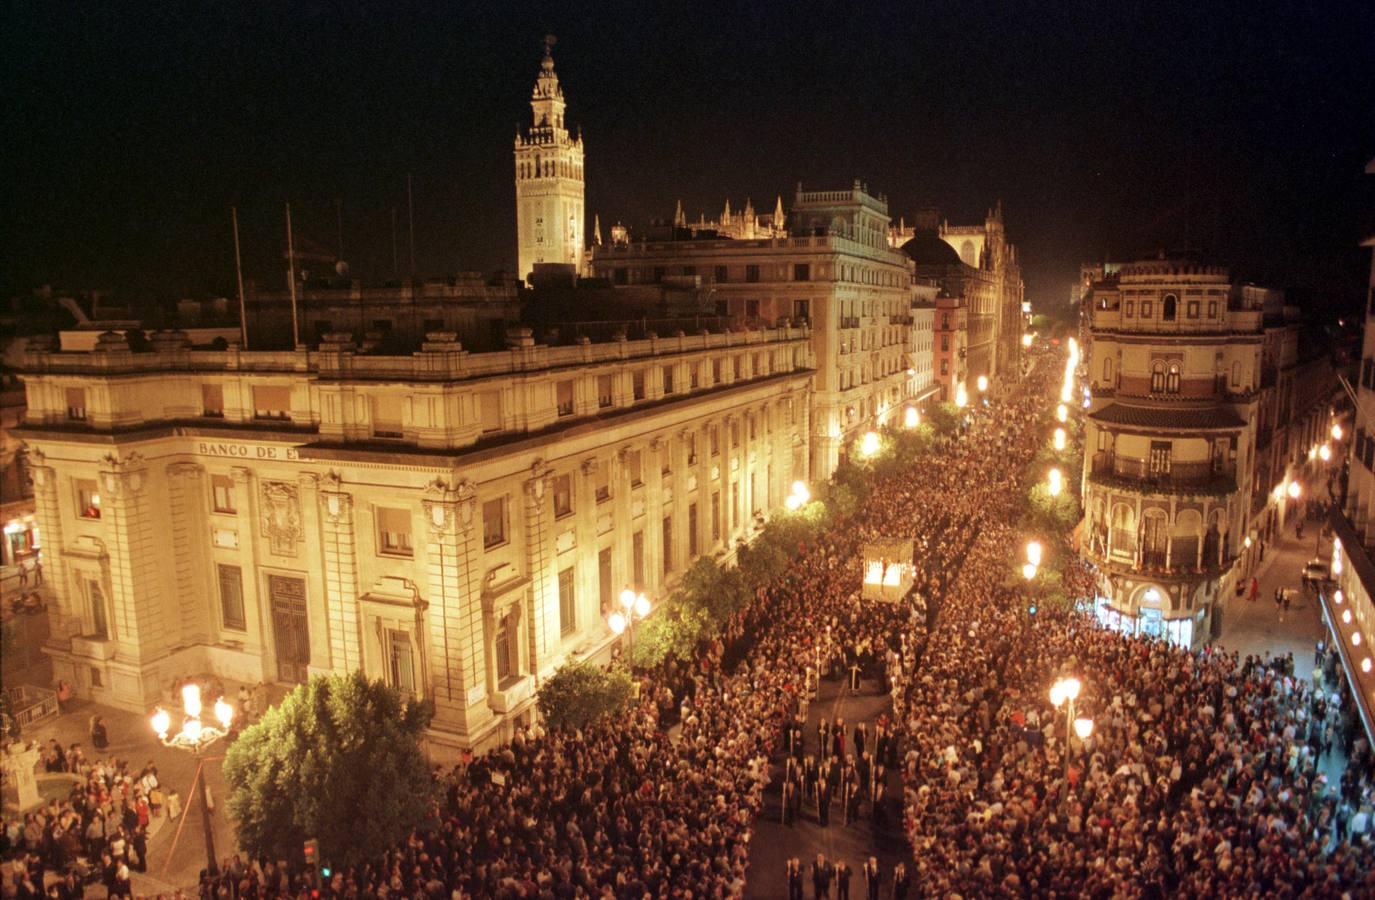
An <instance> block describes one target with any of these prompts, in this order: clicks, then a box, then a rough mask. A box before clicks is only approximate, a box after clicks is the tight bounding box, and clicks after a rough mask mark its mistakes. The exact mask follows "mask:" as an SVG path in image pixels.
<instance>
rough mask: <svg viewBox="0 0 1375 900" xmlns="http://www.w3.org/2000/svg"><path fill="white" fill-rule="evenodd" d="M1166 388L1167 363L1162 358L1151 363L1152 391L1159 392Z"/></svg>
mask: <svg viewBox="0 0 1375 900" xmlns="http://www.w3.org/2000/svg"><path fill="white" fill-rule="evenodd" d="M1163 390H1165V364H1164V363H1163V362H1161V361H1160V360H1158V359H1157V360H1156V361H1155V362H1153V363H1151V392H1152V393H1155V394H1158V393H1160V392H1161V391H1163Z"/></svg>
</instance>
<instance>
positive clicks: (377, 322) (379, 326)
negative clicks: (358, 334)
mask: <svg viewBox="0 0 1375 900" xmlns="http://www.w3.org/2000/svg"><path fill="white" fill-rule="evenodd" d="M372 330H373V331H380V332H382V333H383V334H391V319H373V320H372Z"/></svg>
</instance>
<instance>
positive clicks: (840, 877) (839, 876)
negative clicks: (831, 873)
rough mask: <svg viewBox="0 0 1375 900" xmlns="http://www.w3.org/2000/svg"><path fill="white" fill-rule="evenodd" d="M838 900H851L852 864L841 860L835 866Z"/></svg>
mask: <svg viewBox="0 0 1375 900" xmlns="http://www.w3.org/2000/svg"><path fill="white" fill-rule="evenodd" d="M835 873H836V900H850V875H851V874H853V873H852V872H851V871H850V864H849V863H847V862H846V861H845V860H843V859H842V860H841V861H840V862H838V863H836V865H835Z"/></svg>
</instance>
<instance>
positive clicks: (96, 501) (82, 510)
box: [76, 478, 100, 519]
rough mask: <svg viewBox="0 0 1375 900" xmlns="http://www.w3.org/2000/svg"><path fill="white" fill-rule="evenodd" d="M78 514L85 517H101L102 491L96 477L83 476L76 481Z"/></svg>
mask: <svg viewBox="0 0 1375 900" xmlns="http://www.w3.org/2000/svg"><path fill="white" fill-rule="evenodd" d="M76 514H77V515H79V516H81V518H83V519H99V518H100V491H99V490H97V489H96V484H95V480H94V479H89V478H81V479H78V480H77V482H76Z"/></svg>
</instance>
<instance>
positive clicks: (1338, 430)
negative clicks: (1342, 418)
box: [1332, 422, 1342, 441]
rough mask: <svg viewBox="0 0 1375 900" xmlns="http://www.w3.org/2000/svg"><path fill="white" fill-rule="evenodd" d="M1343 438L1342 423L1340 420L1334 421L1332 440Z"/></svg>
mask: <svg viewBox="0 0 1375 900" xmlns="http://www.w3.org/2000/svg"><path fill="white" fill-rule="evenodd" d="M1341 439H1342V424H1341V423H1340V422H1333V423H1332V440H1334V441H1340V440H1341Z"/></svg>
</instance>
